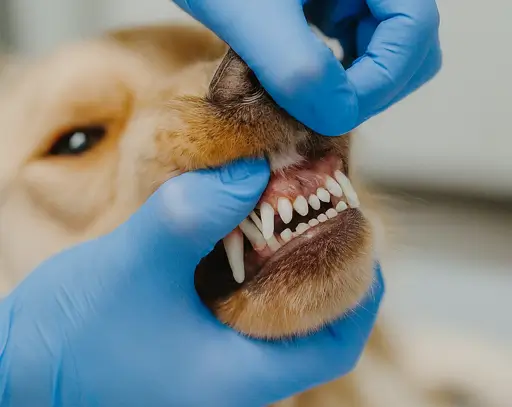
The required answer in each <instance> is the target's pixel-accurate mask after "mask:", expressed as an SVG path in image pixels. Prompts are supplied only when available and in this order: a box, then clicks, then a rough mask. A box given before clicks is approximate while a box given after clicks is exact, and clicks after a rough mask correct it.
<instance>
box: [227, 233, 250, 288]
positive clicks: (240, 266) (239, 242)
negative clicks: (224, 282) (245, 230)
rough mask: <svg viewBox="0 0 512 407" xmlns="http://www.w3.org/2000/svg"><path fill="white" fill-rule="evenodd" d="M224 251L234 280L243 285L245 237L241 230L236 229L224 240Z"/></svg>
mask: <svg viewBox="0 0 512 407" xmlns="http://www.w3.org/2000/svg"><path fill="white" fill-rule="evenodd" d="M224 249H225V250H226V254H227V256H228V261H229V265H230V266H231V271H232V273H233V278H234V279H235V281H236V282H237V283H239V284H241V283H243V282H244V280H245V267H244V237H243V236H242V232H241V231H240V229H238V228H236V229H235V230H234V231H233V232H231V233H230V234H229V235H227V236H226V237H225V238H224Z"/></svg>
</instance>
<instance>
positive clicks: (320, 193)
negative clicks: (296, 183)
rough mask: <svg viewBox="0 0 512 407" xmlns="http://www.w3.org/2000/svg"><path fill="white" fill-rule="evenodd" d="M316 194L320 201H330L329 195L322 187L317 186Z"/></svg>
mask: <svg viewBox="0 0 512 407" xmlns="http://www.w3.org/2000/svg"><path fill="white" fill-rule="evenodd" d="M316 196H318V199H320V200H321V201H322V202H330V201H331V195H330V194H329V192H327V190H326V189H324V188H318V189H317V190H316Z"/></svg>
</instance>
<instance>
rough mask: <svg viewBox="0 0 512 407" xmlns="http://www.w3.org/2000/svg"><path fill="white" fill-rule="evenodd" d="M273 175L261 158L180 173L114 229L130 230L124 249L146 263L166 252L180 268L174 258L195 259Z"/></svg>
mask: <svg viewBox="0 0 512 407" xmlns="http://www.w3.org/2000/svg"><path fill="white" fill-rule="evenodd" d="M269 176H270V170H269V167H268V164H267V162H266V161H265V160H263V159H258V160H240V161H237V162H235V163H232V164H230V165H227V166H225V167H222V168H217V169H211V170H202V171H195V172H189V173H185V174H182V175H180V176H178V177H175V178H173V179H171V180H169V181H168V182H167V183H165V184H164V185H163V186H162V187H160V189H159V190H158V191H157V192H156V193H155V194H154V195H153V196H152V197H151V198H150V199H149V200H148V202H146V204H145V205H143V207H142V208H141V209H140V210H139V211H138V212H137V213H136V214H135V215H134V216H133V217H132V218H131V219H130V220H129V221H128V222H127V223H126V224H125V225H124V227H123V228H120V229H119V231H117V232H115V233H117V234H123V235H125V236H132V238H131V239H124V241H125V242H126V243H125V246H127V247H124V251H125V252H127V253H131V256H137V257H139V258H142V259H144V261H145V262H146V263H147V264H151V261H152V259H155V258H157V257H161V256H165V258H166V262H167V264H168V265H169V267H174V269H180V267H176V266H177V264H174V263H176V262H179V263H180V264H185V262H187V264H188V265H189V266H190V265H195V264H197V263H198V262H199V261H200V259H201V258H202V257H203V256H205V255H206V254H207V253H209V252H210V251H211V250H212V249H213V247H214V245H215V244H216V243H217V242H218V241H219V240H221V239H222V238H223V237H225V236H226V235H227V234H228V233H229V232H231V231H232V230H233V229H234V228H235V227H236V226H237V225H238V224H239V223H240V222H241V221H242V220H243V219H244V218H245V217H247V216H248V214H249V213H250V212H251V210H253V209H254V207H255V206H256V203H257V201H258V200H259V198H260V196H261V194H262V193H263V191H264V189H265V187H266V185H267V183H268V179H269ZM130 246H133V247H130ZM181 269H186V267H181Z"/></svg>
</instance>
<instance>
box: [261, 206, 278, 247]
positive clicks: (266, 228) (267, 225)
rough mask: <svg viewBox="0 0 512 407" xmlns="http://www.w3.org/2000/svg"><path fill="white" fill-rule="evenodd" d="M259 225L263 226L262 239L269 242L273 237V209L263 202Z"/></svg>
mask: <svg viewBox="0 0 512 407" xmlns="http://www.w3.org/2000/svg"><path fill="white" fill-rule="evenodd" d="M260 213H261V223H262V225H263V229H262V232H263V237H264V238H265V240H270V238H272V236H274V216H275V212H274V208H272V206H270V204H268V203H267V202H263V203H262V204H261V207H260Z"/></svg>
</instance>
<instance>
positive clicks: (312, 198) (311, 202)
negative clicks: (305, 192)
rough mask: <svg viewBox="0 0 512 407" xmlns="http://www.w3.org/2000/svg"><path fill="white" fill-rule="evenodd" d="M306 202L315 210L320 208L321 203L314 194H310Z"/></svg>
mask: <svg viewBox="0 0 512 407" xmlns="http://www.w3.org/2000/svg"><path fill="white" fill-rule="evenodd" d="M308 202H309V205H311V207H312V208H313V209H314V210H315V211H317V210H319V209H320V205H322V204H321V203H320V199H318V197H317V196H316V195H315V194H312V195H310V196H309V198H308Z"/></svg>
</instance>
